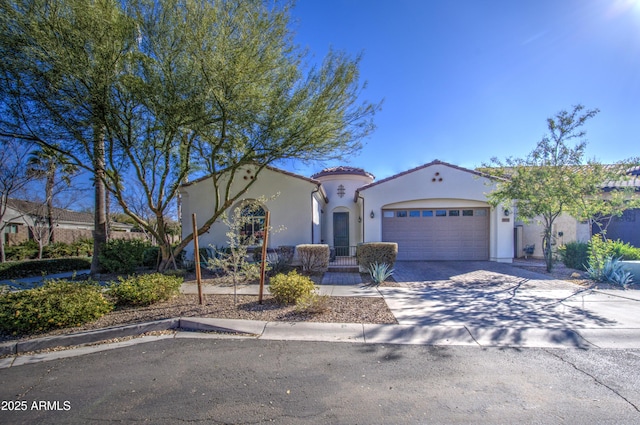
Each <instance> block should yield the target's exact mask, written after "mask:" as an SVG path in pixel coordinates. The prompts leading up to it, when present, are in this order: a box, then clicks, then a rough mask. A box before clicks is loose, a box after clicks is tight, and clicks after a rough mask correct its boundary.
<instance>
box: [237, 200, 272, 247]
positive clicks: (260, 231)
mask: <svg viewBox="0 0 640 425" xmlns="http://www.w3.org/2000/svg"><path fill="white" fill-rule="evenodd" d="M265 216H266V213H265V211H264V208H263V207H262V206H260V205H258V204H247V205H245V206H243V207H242V219H243V222H244V225H243V226H242V231H241V232H242V235H243V236H244V237H245V238H246V239H252V240H251V242H250V243H251V245H262V242H263V241H264V223H265Z"/></svg>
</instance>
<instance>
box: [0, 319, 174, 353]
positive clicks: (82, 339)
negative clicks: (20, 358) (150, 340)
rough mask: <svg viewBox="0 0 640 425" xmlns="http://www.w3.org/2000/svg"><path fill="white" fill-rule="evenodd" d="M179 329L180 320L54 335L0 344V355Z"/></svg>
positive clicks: (157, 321)
mask: <svg viewBox="0 0 640 425" xmlns="http://www.w3.org/2000/svg"><path fill="white" fill-rule="evenodd" d="M178 327H180V319H179V318H175V319H164V320H156V321H154V322H145V323H137V324H134V325H126V326H116V327H112V328H105V329H98V330H93V331H86V332H80V333H75V334H68V335H56V336H49V337H44V338H34V339H28V340H22V341H15V342H6V343H3V344H0V355H12V354H20V353H24V352H28V351H37V350H44V349H47V348H52V347H68V346H70V345H83V344H91V343H94V342H100V341H104V340H107V339H111V338H122V337H126V336H136V335H141V334H143V333H145V332H153V331H164V330H168V329H176V328H178Z"/></svg>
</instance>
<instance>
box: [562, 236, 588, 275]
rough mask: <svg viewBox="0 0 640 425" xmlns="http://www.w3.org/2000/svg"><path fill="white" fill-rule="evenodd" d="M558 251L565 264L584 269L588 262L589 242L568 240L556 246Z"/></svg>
mask: <svg viewBox="0 0 640 425" xmlns="http://www.w3.org/2000/svg"><path fill="white" fill-rule="evenodd" d="M558 253H559V254H560V258H562V262H563V263H564V265H565V266H567V267H569V268H572V269H577V270H586V269H587V264H589V244H588V243H585V242H569V243H568V244H566V245H563V246H561V247H560V248H558Z"/></svg>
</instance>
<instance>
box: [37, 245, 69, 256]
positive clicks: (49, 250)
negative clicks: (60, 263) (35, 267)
mask: <svg viewBox="0 0 640 425" xmlns="http://www.w3.org/2000/svg"><path fill="white" fill-rule="evenodd" d="M74 254H75V250H74V249H73V247H72V246H71V245H69V244H67V243H64V242H54V243H52V244H49V245H45V246H44V247H43V248H42V257H43V258H65V257H72V256H73V255H74Z"/></svg>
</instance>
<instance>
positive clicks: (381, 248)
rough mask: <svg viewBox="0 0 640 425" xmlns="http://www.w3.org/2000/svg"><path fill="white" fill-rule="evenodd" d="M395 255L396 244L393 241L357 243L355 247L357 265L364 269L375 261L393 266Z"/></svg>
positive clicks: (396, 252)
mask: <svg viewBox="0 0 640 425" xmlns="http://www.w3.org/2000/svg"><path fill="white" fill-rule="evenodd" d="M397 256H398V244H397V243H395V242H366V243H361V244H359V245H358V247H357V249H356V258H357V260H358V265H359V266H360V267H362V268H364V269H369V268H371V265H372V264H376V263H377V264H388V265H389V267H393V265H394V264H395V262H396V257H397Z"/></svg>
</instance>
